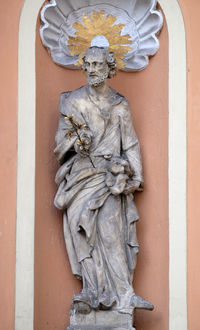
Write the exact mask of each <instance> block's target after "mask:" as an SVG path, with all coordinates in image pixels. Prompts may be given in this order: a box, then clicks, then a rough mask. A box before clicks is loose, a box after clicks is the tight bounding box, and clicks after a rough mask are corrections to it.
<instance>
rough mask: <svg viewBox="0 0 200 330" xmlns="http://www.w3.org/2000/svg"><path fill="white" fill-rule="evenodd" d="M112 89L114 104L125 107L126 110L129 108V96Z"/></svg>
mask: <svg viewBox="0 0 200 330" xmlns="http://www.w3.org/2000/svg"><path fill="white" fill-rule="evenodd" d="M111 90H112V99H113V102H114V104H115V105H119V106H120V108H124V110H128V109H129V107H130V105H129V101H128V100H127V98H126V97H125V96H124V95H122V94H120V93H119V92H117V91H116V90H115V89H111Z"/></svg>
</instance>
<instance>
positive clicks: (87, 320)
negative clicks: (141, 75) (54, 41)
mask: <svg viewBox="0 0 200 330" xmlns="http://www.w3.org/2000/svg"><path fill="white" fill-rule="evenodd" d="M83 70H85V72H86V77H87V81H88V84H87V85H85V86H83V87H81V88H79V89H77V90H75V91H73V92H65V93H62V94H61V97H60V112H61V116H60V120H59V127H58V130H57V133H56V143H57V147H56V149H55V154H56V156H57V158H58V160H59V162H60V164H61V167H60V169H59V170H58V172H57V174H56V183H57V184H58V191H57V194H56V197H55V206H56V207H57V208H58V209H60V210H63V212H64V235H65V242H66V248H67V251H68V256H69V260H70V264H71V268H72V272H73V274H74V275H75V276H76V277H77V278H79V279H80V280H82V283H83V289H82V291H81V293H80V294H77V295H75V296H74V297H73V306H72V310H71V319H70V327H69V329H120V330H122V329H134V328H133V327H132V316H133V312H134V309H135V308H145V309H149V310H152V309H153V305H152V304H151V303H149V302H147V301H146V300H144V299H143V298H141V297H139V296H137V295H136V294H135V292H134V290H133V287H132V281H133V273H134V269H135V266H136V256H137V253H138V241H137V235H136V222H137V220H138V212H137V209H136V206H135V204H134V201H133V194H134V192H135V191H141V190H142V187H143V176H142V164H141V156H140V146H139V142H138V139H137V136H136V134H135V131H134V128H133V125H132V119H131V114H130V110H129V103H128V101H127V100H126V98H125V97H124V96H122V95H120V94H119V93H118V92H116V91H115V90H113V89H112V88H110V87H109V86H108V85H107V84H106V79H107V78H112V77H113V76H114V74H115V71H116V60H115V57H114V54H113V53H112V52H108V51H107V49H106V48H103V47H97V46H94V47H90V48H89V49H88V50H87V51H86V53H85V55H84V56H83Z"/></svg>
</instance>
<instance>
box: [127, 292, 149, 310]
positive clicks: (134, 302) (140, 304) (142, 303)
mask: <svg viewBox="0 0 200 330" xmlns="http://www.w3.org/2000/svg"><path fill="white" fill-rule="evenodd" d="M130 304H131V306H132V307H133V308H141V309H148V310H149V311H152V310H153V309H154V306H153V305H152V304H151V303H150V302H149V301H147V300H145V299H143V298H142V297H140V296H136V295H135V294H134V295H133V296H132V298H131V302H130Z"/></svg>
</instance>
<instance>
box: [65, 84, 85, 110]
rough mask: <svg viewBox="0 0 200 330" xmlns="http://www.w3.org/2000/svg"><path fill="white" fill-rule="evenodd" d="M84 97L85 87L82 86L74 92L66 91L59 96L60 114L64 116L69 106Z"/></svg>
mask: <svg viewBox="0 0 200 330" xmlns="http://www.w3.org/2000/svg"><path fill="white" fill-rule="evenodd" d="M85 95H86V86H82V87H80V88H78V89H75V90H74V91H67V92H63V93H61V94H60V106H59V108H60V112H61V113H63V114H66V111H67V109H68V108H69V107H70V105H71V104H72V105H73V104H74V103H76V102H77V101H78V100H79V99H80V98H82V97H84V96H85Z"/></svg>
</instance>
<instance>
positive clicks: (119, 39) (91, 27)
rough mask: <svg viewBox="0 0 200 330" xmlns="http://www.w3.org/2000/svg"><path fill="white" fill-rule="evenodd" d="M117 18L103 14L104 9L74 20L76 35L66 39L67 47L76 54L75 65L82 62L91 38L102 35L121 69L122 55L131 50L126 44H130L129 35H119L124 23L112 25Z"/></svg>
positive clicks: (72, 53) (122, 65) (122, 66)
mask: <svg viewBox="0 0 200 330" xmlns="http://www.w3.org/2000/svg"><path fill="white" fill-rule="evenodd" d="M116 20H117V18H116V17H115V16H114V15H111V14H109V15H107V16H106V15H105V11H104V10H101V11H100V12H97V11H95V10H94V11H93V12H92V13H91V14H90V15H85V14H84V15H83V16H82V19H81V21H82V23H81V22H75V23H74V24H73V28H74V29H76V30H77V31H76V33H75V35H76V37H72V36H70V37H69V39H68V49H69V52H70V54H71V55H78V61H77V62H76V63H74V64H75V65H77V66H80V65H82V64H83V60H82V58H83V55H84V54H85V52H86V50H87V49H88V48H89V47H90V46H91V42H92V40H93V39H94V38H95V37H96V36H104V37H105V38H106V39H107V40H108V43H109V49H108V51H109V52H113V53H114V55H115V58H116V61H117V67H118V68H119V69H123V68H124V67H125V66H126V64H125V62H124V61H123V58H124V56H125V55H126V54H127V53H128V52H129V51H131V50H132V48H131V47H129V46H127V45H128V44H132V41H131V40H130V35H129V34H126V35H121V31H122V29H123V27H124V26H125V25H124V24H116V25H114V23H115V21H116Z"/></svg>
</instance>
